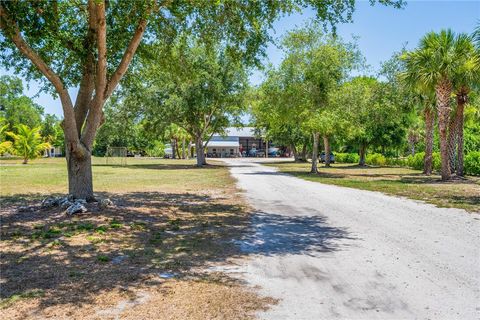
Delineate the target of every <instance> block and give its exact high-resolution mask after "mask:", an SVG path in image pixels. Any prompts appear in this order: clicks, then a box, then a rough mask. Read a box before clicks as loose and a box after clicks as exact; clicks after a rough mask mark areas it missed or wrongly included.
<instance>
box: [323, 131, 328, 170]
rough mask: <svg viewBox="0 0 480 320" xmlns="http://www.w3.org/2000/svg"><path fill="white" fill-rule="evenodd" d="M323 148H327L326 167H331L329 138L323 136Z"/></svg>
mask: <svg viewBox="0 0 480 320" xmlns="http://www.w3.org/2000/svg"><path fill="white" fill-rule="evenodd" d="M323 146H324V147H325V167H330V141H329V140H328V137H327V136H323Z"/></svg>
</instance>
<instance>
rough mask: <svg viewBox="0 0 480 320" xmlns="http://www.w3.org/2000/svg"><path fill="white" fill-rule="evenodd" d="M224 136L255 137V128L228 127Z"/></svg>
mask: <svg viewBox="0 0 480 320" xmlns="http://www.w3.org/2000/svg"><path fill="white" fill-rule="evenodd" d="M215 136H217V137H218V136H221V135H219V134H215ZM225 136H227V137H254V136H255V128H253V127H243V128H234V127H230V128H227V129H226V130H225Z"/></svg>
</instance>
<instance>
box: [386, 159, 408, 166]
mask: <svg viewBox="0 0 480 320" xmlns="http://www.w3.org/2000/svg"><path fill="white" fill-rule="evenodd" d="M387 166H395V167H408V164H407V158H387Z"/></svg>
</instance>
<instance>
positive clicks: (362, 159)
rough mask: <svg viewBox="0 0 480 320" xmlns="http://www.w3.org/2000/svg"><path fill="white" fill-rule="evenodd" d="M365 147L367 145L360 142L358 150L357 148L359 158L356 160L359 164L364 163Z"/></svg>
mask: <svg viewBox="0 0 480 320" xmlns="http://www.w3.org/2000/svg"><path fill="white" fill-rule="evenodd" d="M366 149H367V146H366V145H365V144H363V143H362V144H361V145H360V150H359V154H360V160H359V161H358V165H360V166H364V165H365V152H366Z"/></svg>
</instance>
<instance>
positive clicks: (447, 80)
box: [404, 30, 468, 180]
mask: <svg viewBox="0 0 480 320" xmlns="http://www.w3.org/2000/svg"><path fill="white" fill-rule="evenodd" d="M467 52H468V48H467V47H466V45H465V42H464V41H463V40H462V37H457V36H456V35H455V33H454V32H452V31H451V30H442V31H441V32H440V33H435V32H430V33H428V34H427V35H425V36H424V37H423V38H422V40H421V41H420V45H419V47H418V49H417V50H415V51H413V52H409V53H407V54H406V55H405V56H404V59H405V62H406V69H407V71H406V73H407V78H409V79H410V80H411V81H413V82H415V83H417V84H418V85H419V86H421V87H423V88H428V89H430V90H432V91H434V92H435V98H436V105H437V112H438V129H439V137H440V154H441V160H442V170H441V173H442V180H448V179H450V175H451V173H450V164H449V156H448V123H449V117H450V111H451V108H450V96H451V94H452V92H453V90H454V81H455V78H456V77H457V76H458V72H459V70H461V69H462V65H463V63H464V60H465V55H466V54H467Z"/></svg>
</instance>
